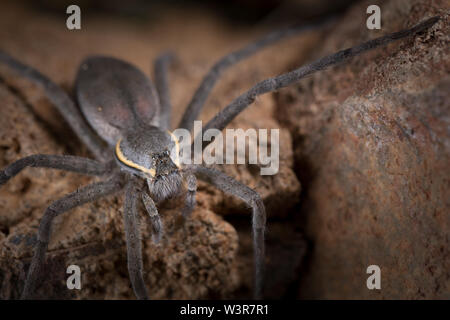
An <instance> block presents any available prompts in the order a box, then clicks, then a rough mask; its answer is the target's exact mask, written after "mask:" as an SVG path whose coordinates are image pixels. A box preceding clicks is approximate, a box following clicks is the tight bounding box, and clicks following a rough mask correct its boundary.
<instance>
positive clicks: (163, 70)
mask: <svg viewBox="0 0 450 320" xmlns="http://www.w3.org/2000/svg"><path fill="white" fill-rule="evenodd" d="M173 59H174V56H173V54H172V53H164V54H162V55H161V56H159V57H158V58H157V59H156V60H155V65H154V72H155V85H156V91H157V92H158V96H159V104H160V114H159V117H160V118H159V119H160V120H159V121H160V128H162V129H165V130H169V129H170V116H171V111H172V104H171V102H170V94H169V81H168V79H167V74H168V68H169V64H170V63H171V62H172V60H173Z"/></svg>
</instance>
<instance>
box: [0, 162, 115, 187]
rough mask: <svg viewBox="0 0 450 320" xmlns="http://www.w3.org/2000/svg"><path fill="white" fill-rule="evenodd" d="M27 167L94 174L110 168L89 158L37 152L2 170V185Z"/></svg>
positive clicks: (100, 173)
mask: <svg viewBox="0 0 450 320" xmlns="http://www.w3.org/2000/svg"><path fill="white" fill-rule="evenodd" d="M26 167H34V168H52V169H60V170H66V171H72V172H77V173H81V174H87V175H94V176H99V175H102V174H105V173H106V172H108V171H109V169H110V168H109V166H108V165H107V164H104V163H101V162H98V161H96V160H92V159H88V158H82V157H76V156H66V155H46V154H35V155H32V156H28V157H25V158H22V159H19V160H17V161H15V162H13V163H11V164H10V165H9V166H7V167H6V168H5V169H4V170H2V171H0V186H1V185H3V184H5V183H6V182H7V181H8V180H9V179H11V178H12V177H14V176H15V175H17V174H18V173H19V172H20V171H22V170H23V169H25V168H26Z"/></svg>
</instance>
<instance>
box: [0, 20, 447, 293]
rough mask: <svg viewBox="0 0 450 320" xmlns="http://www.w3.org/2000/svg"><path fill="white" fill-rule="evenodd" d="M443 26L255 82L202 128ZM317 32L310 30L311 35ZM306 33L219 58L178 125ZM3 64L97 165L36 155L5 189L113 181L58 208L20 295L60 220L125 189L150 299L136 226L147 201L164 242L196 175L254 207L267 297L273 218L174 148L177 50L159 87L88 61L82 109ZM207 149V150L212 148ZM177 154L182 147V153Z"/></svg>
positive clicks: (34, 76)
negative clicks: (218, 88)
mask: <svg viewBox="0 0 450 320" xmlns="http://www.w3.org/2000/svg"><path fill="white" fill-rule="evenodd" d="M438 20H439V17H433V18H430V19H428V20H425V21H424V22H422V23H420V24H418V25H416V26H414V27H412V28H411V29H407V30H403V31H400V32H396V33H392V34H389V35H386V36H383V37H380V38H377V39H374V40H371V41H368V42H365V43H363V44H360V45H358V46H355V47H352V48H349V49H346V50H342V51H339V52H337V53H335V54H332V55H329V56H326V57H324V58H321V59H319V60H317V61H314V62H312V63H310V64H307V65H305V66H303V67H300V68H298V69H296V70H294V71H291V72H288V73H285V74H282V75H280V76H277V77H274V78H269V79H266V80H263V81H261V82H259V83H257V84H256V85H255V86H253V87H252V88H251V89H250V90H248V91H247V92H245V93H244V94H242V95H241V96H239V97H238V98H236V99H235V100H233V101H232V102H231V103H230V104H229V105H228V106H227V107H225V108H224V109H223V110H222V111H220V112H219V113H217V114H216V115H215V116H214V117H213V118H212V119H211V120H210V121H209V122H208V123H207V124H206V125H205V127H204V128H203V132H204V131H205V130H207V129H210V128H216V129H219V130H222V129H224V128H225V126H226V125H227V124H229V123H230V121H231V120H233V119H234V118H235V117H236V116H237V115H238V114H239V113H240V112H241V111H242V110H244V109H245V108H246V107H247V106H248V105H250V104H251V103H252V102H253V101H254V100H255V98H256V97H257V96H258V95H261V94H264V93H268V92H272V91H275V90H278V89H280V88H283V87H286V86H288V85H290V84H292V83H294V82H296V81H299V80H300V79H301V78H303V77H305V76H307V75H309V74H312V73H314V72H316V71H319V70H323V69H325V68H327V67H329V66H332V65H334V64H337V63H339V62H342V61H344V60H346V59H348V58H351V57H354V56H356V55H359V54H361V53H363V52H365V51H367V50H370V49H374V48H376V47H378V46H381V45H385V44H388V43H390V42H391V41H394V40H397V39H401V38H404V37H407V36H410V35H414V34H416V33H418V32H422V31H424V30H426V29H427V28H429V27H431V26H432V25H433V24H434V23H436V22H437V21H438ZM307 28H309V27H306V29H307ZM302 30H305V27H294V28H288V29H285V30H282V31H278V32H274V33H271V34H269V35H267V36H265V37H263V38H261V39H260V40H259V41H256V42H255V43H252V44H250V45H248V46H246V47H244V48H243V49H241V50H238V51H235V52H233V53H231V54H229V55H226V56H225V57H223V58H222V59H221V60H219V61H218V62H217V63H216V64H215V65H214V66H213V67H212V68H211V70H210V71H209V73H208V74H207V75H206V76H205V77H204V79H203V81H202V83H201V85H200V87H199V88H198V89H197V91H196V93H195V94H194V96H193V98H192V100H191V102H190V104H189V105H188V107H187V109H186V111H185V113H184V115H183V118H182V120H181V122H180V124H179V128H185V129H188V130H191V129H192V125H193V121H194V120H195V119H196V118H197V116H198V115H199V113H200V111H201V109H202V107H203V105H204V103H205V100H206V98H207V96H208V94H209V93H210V91H211V89H212V88H213V86H214V84H215V82H216V81H217V80H218V78H219V77H220V75H221V74H222V72H223V71H225V70H226V69H227V68H228V67H230V66H232V65H233V64H235V63H237V62H238V61H240V60H242V59H244V58H246V57H248V56H250V55H252V54H253V53H255V52H257V51H258V50H260V49H261V48H263V47H266V46H268V45H270V44H272V43H274V42H275V41H278V40H280V39H282V38H285V37H286V36H289V35H293V34H295V33H297V32H299V31H302ZM0 61H1V62H2V63H4V64H6V65H7V66H9V67H10V68H12V69H13V70H15V71H16V72H17V73H18V74H20V75H22V76H24V77H26V78H28V79H30V80H31V81H34V82H35V83H36V84H39V85H40V86H42V87H43V89H44V90H45V93H46V95H47V96H48V98H49V99H50V101H51V102H52V103H53V104H54V105H55V106H56V107H57V108H58V110H59V112H60V113H61V114H62V116H63V117H64V119H65V120H66V121H67V123H68V124H69V125H70V126H71V128H72V129H73V131H74V132H75V133H76V134H77V135H78V137H79V138H80V139H81V141H82V142H83V143H84V144H86V146H87V147H88V149H89V150H90V152H91V153H92V154H93V155H94V156H95V159H96V160H92V159H88V158H82V157H76V156H68V155H42V154H39V155H31V156H28V157H25V158H22V159H19V160H17V161H16V162H14V163H12V164H11V165H9V166H8V167H6V168H5V169H4V170H3V171H0V185H3V184H4V183H6V182H7V181H8V180H9V179H10V178H12V177H14V176H15V175H17V174H18V173H19V172H20V171H21V170H22V169H24V168H25V167H45V168H53V169H60V170H67V171H72V172H77V173H81V174H87V175H95V176H105V177H107V179H106V180H105V181H103V182H98V183H94V184H91V185H88V186H86V187H84V188H81V189H79V190H77V191H75V192H73V193H71V194H69V195H67V196H65V197H63V198H61V199H59V200H57V201H55V202H53V203H52V204H51V205H50V206H49V207H48V208H47V210H46V211H45V213H44V216H43V217H42V219H41V222H40V226H39V231H38V241H37V244H36V247H35V252H34V256H33V258H32V261H31V265H30V267H29V270H28V276H27V279H26V282H25V287H24V289H23V293H22V296H21V297H22V298H24V299H25V298H30V297H31V296H32V293H33V292H34V290H35V289H36V285H37V278H38V275H39V274H40V273H41V272H42V266H43V262H44V259H45V252H46V250H47V246H48V243H49V241H50V228H51V224H52V221H53V219H54V218H55V217H56V216H58V215H60V214H62V213H64V212H66V211H68V210H70V209H72V208H74V207H76V206H80V205H82V204H85V203H87V202H90V201H95V200H97V199H99V198H101V197H104V196H106V195H109V194H112V193H115V192H118V191H121V190H124V192H125V205H124V220H125V234H126V242H127V252H128V271H129V275H130V279H131V283H132V286H133V289H134V292H135V294H136V296H137V298H139V299H146V298H148V292H147V288H146V286H145V283H144V279H143V276H142V270H143V263H142V253H141V243H140V236H139V230H138V213H137V205H138V201H143V203H144V206H145V208H146V210H147V212H148V214H149V215H150V218H151V223H152V226H153V231H154V237H153V239H154V241H159V240H160V239H161V236H162V233H163V227H162V224H161V220H160V217H159V215H158V211H157V208H156V205H157V204H158V203H159V202H160V201H162V200H164V199H167V198H170V197H171V196H173V195H174V194H177V193H179V192H180V190H182V186H183V185H184V184H186V189H187V191H186V196H185V208H184V209H183V216H184V217H186V218H187V217H189V214H190V213H191V211H192V210H193V208H194V206H195V193H196V184H197V182H196V177H198V178H199V179H202V180H204V181H207V182H209V183H210V184H212V185H214V186H215V187H217V188H218V189H220V190H222V191H223V192H226V193H229V194H231V195H234V196H236V197H238V198H240V199H242V200H243V201H244V202H246V203H247V204H248V205H249V206H251V208H252V210H253V219H252V226H253V246H254V269H255V270H254V272H255V275H254V297H255V298H262V288H263V270H264V266H263V260H264V229H265V224H266V213H265V209H264V204H263V202H262V200H261V198H260V196H259V195H258V193H257V192H256V191H254V190H252V189H250V188H249V187H247V186H245V185H243V184H241V183H240V182H238V181H236V180H234V179H233V178H231V177H229V176H227V175H225V174H224V173H222V172H221V171H218V170H215V169H211V168H207V167H204V166H201V165H182V164H180V163H178V161H177V156H178V155H177V154H174V153H173V152H171V151H172V150H173V148H174V146H175V145H176V144H177V141H176V139H175V138H174V136H173V135H172V134H171V133H170V132H168V131H167V130H169V129H170V127H169V123H170V113H171V103H170V99H169V89H168V80H167V69H168V66H169V63H170V61H171V55H170V54H164V55H162V56H161V57H160V58H158V59H157V60H156V62H155V65H154V67H155V78H156V79H155V80H156V81H155V82H156V90H155V88H154V87H153V85H152V82H151V81H150V80H149V79H148V78H147V77H146V76H145V75H144V74H143V73H142V72H140V71H139V70H138V69H136V68H135V67H134V66H132V65H130V64H128V63H126V62H124V61H121V60H118V59H114V58H110V57H90V58H88V59H86V60H85V61H84V62H83V63H82V64H81V67H80V69H79V71H78V75H77V78H76V97H77V99H78V105H79V108H77V106H76V104H75V103H74V102H73V101H72V100H71V99H70V98H69V96H68V95H67V94H66V93H65V92H64V91H63V90H62V89H61V88H60V87H58V86H57V85H56V84H55V83H53V82H52V81H51V80H49V79H48V78H47V77H45V76H44V75H42V74H40V73H39V72H38V71H36V70H34V69H33V68H31V67H28V66H25V65H23V64H22V63H20V62H19V61H17V60H15V59H14V58H12V57H11V56H9V55H7V54H6V53H3V52H0ZM206 145H207V143H204V144H203V147H206ZM175 149H176V148H175Z"/></svg>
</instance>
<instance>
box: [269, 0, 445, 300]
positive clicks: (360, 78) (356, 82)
mask: <svg viewBox="0 0 450 320" xmlns="http://www.w3.org/2000/svg"><path fill="white" fill-rule="evenodd" d="M371 3H372V2H371V1H369V2H363V3H361V4H360V5H357V6H355V7H354V8H352V9H351V10H350V11H349V12H347V13H346V16H345V17H343V18H342V20H341V21H340V22H339V23H338V24H337V25H336V27H335V28H334V29H333V32H332V33H330V34H329V35H328V36H327V37H326V38H325V41H324V42H323V45H322V46H320V47H319V48H318V50H317V52H316V53H315V54H314V57H319V56H322V55H324V54H327V53H331V52H333V51H336V50H337V49H341V48H345V47H350V46H352V45H354V44H357V43H359V42H361V41H364V40H367V39H369V38H374V37H376V36H378V35H381V34H384V33H387V32H392V31H395V30H399V29H402V28H405V27H407V26H411V25H413V24H415V23H416V22H418V21H420V20H422V19H424V18H427V17H430V16H434V15H440V16H441V17H442V20H441V21H440V22H439V23H438V24H437V25H435V26H434V27H433V28H432V30H430V31H429V32H427V33H426V34H424V35H421V36H418V37H415V38H414V39H410V40H406V41H402V42H399V43H395V44H392V45H390V46H389V47H387V48H386V49H381V50H376V51H375V52H371V53H369V54H366V55H364V56H363V57H358V58H356V59H354V60H353V61H352V62H351V63H349V64H345V65H342V66H339V67H336V68H333V69H332V70H329V71H327V72H324V73H321V74H317V75H315V76H313V77H310V78H308V79H306V80H305V81H303V82H301V83H300V84H299V85H297V86H294V87H292V88H290V89H287V90H285V91H283V92H281V93H280V94H279V95H278V101H279V103H280V110H282V113H281V114H280V116H279V119H280V120H282V121H283V123H285V124H286V125H287V126H288V127H289V128H290V129H291V132H292V133H293V139H294V148H295V161H296V170H297V171H298V174H299V177H300V180H301V182H302V184H303V187H304V189H305V194H304V202H303V204H302V209H301V214H302V215H303V218H302V219H303V220H304V221H303V223H305V226H304V227H305V230H306V233H307V237H308V238H309V239H310V240H311V241H312V242H313V243H314V247H313V251H312V252H311V256H310V259H309V269H308V270H307V272H305V273H304V274H303V275H302V285H301V287H300V291H299V297H302V298H341V299H346V298H358V299H359V298H370V299H372V298H375V299H378V298H380V299H391V298H402V299H421V298H427V299H431V298H447V299H448V298H450V296H449V294H450V286H449V282H450V273H449V272H450V255H449V242H448V241H449V238H448V236H449V230H450V226H449V222H450V219H449V213H450V203H449V199H450V191H449V178H450V176H449V167H450V133H449V131H448V129H449V126H450V117H449V116H450V104H449V101H450V91H449V88H450V77H449V73H450V51H449V47H448V44H449V34H450V33H449V31H450V30H449V20H448V17H449V9H450V8H449V6H448V2H447V1H426V0H424V1H418V0H416V1H386V2H383V4H382V5H381V12H382V30H381V31H369V30H367V29H366V28H365V20H364V19H365V16H364V14H362V12H364V10H365V8H366V7H367V5H368V4H371ZM371 264H376V265H378V266H380V268H381V273H382V275H381V277H382V278H381V279H382V280H381V287H382V289H381V290H368V289H367V287H366V279H367V277H368V275H367V274H366V268H367V267H368V266H369V265H371Z"/></svg>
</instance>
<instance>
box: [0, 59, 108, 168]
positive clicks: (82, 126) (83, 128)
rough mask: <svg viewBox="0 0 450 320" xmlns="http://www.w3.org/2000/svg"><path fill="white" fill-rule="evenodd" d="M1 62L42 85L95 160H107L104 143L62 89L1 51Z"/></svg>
mask: <svg viewBox="0 0 450 320" xmlns="http://www.w3.org/2000/svg"><path fill="white" fill-rule="evenodd" d="M0 62H1V63H4V64H6V65H7V66H9V67H10V68H12V69H13V70H14V71H15V72H17V73H18V74H20V75H21V76H24V77H26V78H28V79H30V80H31V81H33V82H34V83H36V84H38V85H40V86H41V87H42V88H43V89H44V90H45V93H46V95H47V97H48V99H49V100H50V101H51V102H52V103H53V104H54V105H55V106H56V108H58V111H59V112H60V113H61V115H62V116H63V117H64V119H65V120H66V121H67V123H68V124H69V125H70V127H71V128H72V130H73V131H74V132H75V133H76V134H77V135H78V137H79V138H80V139H81V141H82V142H83V143H84V144H85V145H86V146H87V147H88V148H89V150H90V151H91V152H92V153H93V154H94V156H95V158H97V159H99V160H104V159H105V155H106V154H107V153H105V147H104V144H103V141H102V140H101V139H100V138H99V137H98V135H97V134H96V133H95V132H94V131H93V130H92V129H91V127H90V126H89V125H88V124H87V123H86V121H85V120H84V118H83V116H82V114H81V112H80V110H79V109H78V108H77V107H76V106H75V103H74V102H73V101H72V99H71V98H70V97H69V96H68V95H67V93H66V92H64V90H62V89H61V87H59V86H58V85H57V84H55V83H54V82H53V81H51V80H50V79H49V78H47V77H46V76H44V75H43V74H41V73H40V72H39V71H37V70H36V69H33V68H32V67H29V66H27V65H25V64H22V63H21V62H19V61H17V60H16V59H14V58H13V57H11V56H9V55H8V54H7V53H5V52H3V51H0Z"/></svg>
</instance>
